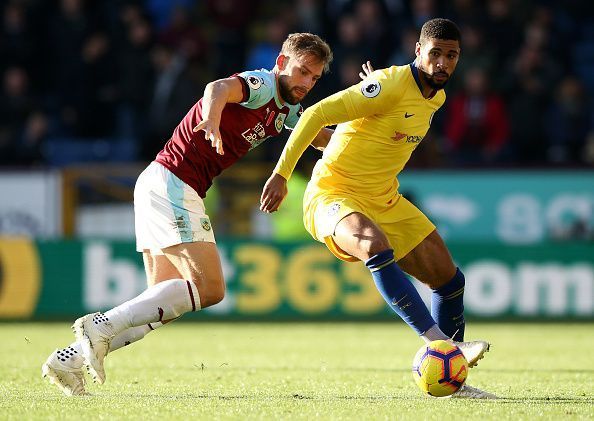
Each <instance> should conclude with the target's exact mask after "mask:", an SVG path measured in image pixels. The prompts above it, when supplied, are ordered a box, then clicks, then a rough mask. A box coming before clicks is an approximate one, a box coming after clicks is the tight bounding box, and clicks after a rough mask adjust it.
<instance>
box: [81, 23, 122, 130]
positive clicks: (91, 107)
mask: <svg viewBox="0 0 594 421" xmlns="http://www.w3.org/2000/svg"><path fill="white" fill-rule="evenodd" d="M114 60H115V57H114V56H113V53H112V51H111V45H110V42H109V40H108V39H107V36H106V35H105V34H103V33H100V32H97V33H94V34H93V35H91V36H90V37H89V38H88V39H87V40H86V41H85V43H84V45H83V47H82V67H81V73H82V75H81V86H80V88H81V95H80V100H79V101H80V102H78V103H77V104H76V105H77V110H78V114H79V117H78V124H77V127H76V132H75V133H74V134H75V135H77V136H80V137H109V136H110V135H112V134H113V133H114V131H115V105H116V99H117V87H116V74H115V71H116V67H115V66H114Z"/></svg>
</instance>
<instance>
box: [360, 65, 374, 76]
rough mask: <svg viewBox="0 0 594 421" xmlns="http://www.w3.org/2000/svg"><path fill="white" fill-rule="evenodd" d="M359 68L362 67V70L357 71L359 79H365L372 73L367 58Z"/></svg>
mask: <svg viewBox="0 0 594 421" xmlns="http://www.w3.org/2000/svg"><path fill="white" fill-rule="evenodd" d="M361 68H362V69H363V71H362V72H359V77H360V78H361V79H365V78H366V77H367V76H369V75H370V74H372V73H373V67H372V66H371V62H370V61H369V60H367V62H366V63H363V64H362V65H361Z"/></svg>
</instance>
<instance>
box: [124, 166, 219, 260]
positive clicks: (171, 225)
mask: <svg viewBox="0 0 594 421" xmlns="http://www.w3.org/2000/svg"><path fill="white" fill-rule="evenodd" d="M134 224H135V230H136V250H137V251H139V252H142V251H143V250H145V249H149V250H150V251H151V253H152V254H163V252H162V251H161V250H162V249H164V248H166V247H171V246H174V245H176V244H181V243H193V242H198V241H206V242H209V243H215V242H216V241H215V237H214V232H213V230H212V226H211V224H210V219H209V217H208V215H207V214H206V211H205V209H204V202H203V201H202V198H201V197H200V196H199V195H198V193H196V191H195V190H194V189H193V188H192V187H190V186H188V185H187V184H186V183H184V182H183V181H182V180H180V179H179V178H177V177H176V176H175V175H174V174H173V173H172V172H171V171H169V170H168V169H167V168H165V167H164V166H162V165H161V164H159V163H157V162H151V163H150V164H149V166H148V167H146V169H145V170H144V171H143V172H142V173H141V174H140V176H138V180H137V181H136V186H135V187H134Z"/></svg>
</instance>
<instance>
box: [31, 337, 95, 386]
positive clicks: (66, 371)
mask: <svg viewBox="0 0 594 421" xmlns="http://www.w3.org/2000/svg"><path fill="white" fill-rule="evenodd" d="M75 354H76V351H75V350H73V349H72V348H70V347H67V348H64V349H56V350H55V351H54V352H52V353H51V354H50V356H49V357H48V358H47V360H46V361H45V363H43V365H42V366H41V375H42V377H44V378H48V379H49V382H50V384H55V385H56V386H57V387H58V389H60V390H61V391H62V392H63V393H64V394H65V395H66V396H77V395H88V394H89V393H87V391H86V390H85V376H84V373H83V369H82V366H81V367H79V368H75V367H72V366H71V365H69V363H70V362H71V360H72V358H73V357H74V356H75Z"/></svg>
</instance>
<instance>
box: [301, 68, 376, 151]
mask: <svg viewBox="0 0 594 421" xmlns="http://www.w3.org/2000/svg"><path fill="white" fill-rule="evenodd" d="M361 69H363V70H362V71H360V72H359V77H360V78H361V79H365V78H366V77H367V76H369V75H370V74H371V73H373V70H374V69H373V66H372V65H371V62H370V61H369V60H367V62H365V63H363V64H362V65H361ZM332 133H334V130H332V129H328V128H323V129H322V130H320V132H319V133H318V134H317V136H316V137H315V139H314V140H313V142H311V146H313V147H314V148H316V149H317V150H319V151H323V150H324V149H325V148H326V146H328V142H330V138H331V137H332Z"/></svg>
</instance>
